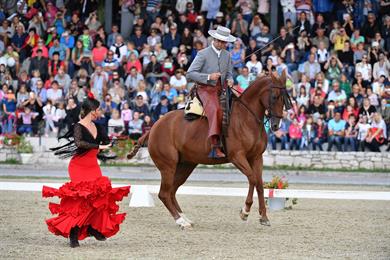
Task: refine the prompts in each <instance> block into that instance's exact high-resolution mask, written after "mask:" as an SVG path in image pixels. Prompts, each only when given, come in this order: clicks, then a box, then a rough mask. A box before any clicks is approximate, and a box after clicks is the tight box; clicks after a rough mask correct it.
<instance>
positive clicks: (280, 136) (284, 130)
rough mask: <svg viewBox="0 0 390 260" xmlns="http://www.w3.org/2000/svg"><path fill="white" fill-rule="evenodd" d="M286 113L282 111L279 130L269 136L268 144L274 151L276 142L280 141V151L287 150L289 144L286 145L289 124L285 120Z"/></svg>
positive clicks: (286, 119) (287, 120) (289, 122)
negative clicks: (269, 143)
mask: <svg viewBox="0 0 390 260" xmlns="http://www.w3.org/2000/svg"><path fill="white" fill-rule="evenodd" d="M287 115H288V114H287V112H286V111H283V118H282V120H281V125H280V128H279V129H278V130H277V131H275V132H272V133H271V134H270V138H269V139H270V142H271V145H272V149H273V150H276V141H277V140H280V141H281V143H282V144H281V149H282V150H288V147H289V143H288V130H289V127H290V124H291V121H290V120H289V119H288V118H287Z"/></svg>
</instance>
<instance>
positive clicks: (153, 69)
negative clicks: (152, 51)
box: [145, 55, 162, 86]
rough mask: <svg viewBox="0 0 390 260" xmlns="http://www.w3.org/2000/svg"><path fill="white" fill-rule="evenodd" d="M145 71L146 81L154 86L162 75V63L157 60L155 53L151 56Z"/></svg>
mask: <svg viewBox="0 0 390 260" xmlns="http://www.w3.org/2000/svg"><path fill="white" fill-rule="evenodd" d="M145 73H146V81H147V82H148V83H149V84H150V85H152V86H153V85H154V84H155V83H156V81H157V80H158V79H159V78H161V77H162V74H161V73H162V70H161V64H160V63H159V62H158V61H157V58H156V56H155V55H151V56H150V63H149V64H148V65H147V66H146V69H145Z"/></svg>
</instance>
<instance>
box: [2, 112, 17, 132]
mask: <svg viewBox="0 0 390 260" xmlns="http://www.w3.org/2000/svg"><path fill="white" fill-rule="evenodd" d="M4 117H5V118H4V119H3V127H2V128H3V132H4V134H10V133H12V132H13V130H14V124H15V118H14V117H13V116H8V115H4Z"/></svg>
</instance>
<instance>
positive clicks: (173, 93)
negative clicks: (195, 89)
mask: <svg viewBox="0 0 390 260" xmlns="http://www.w3.org/2000/svg"><path fill="white" fill-rule="evenodd" d="M162 95H165V96H166V97H167V98H168V100H169V103H170V104H171V105H175V104H177V90H176V89H174V88H171V85H169V83H164V85H163V90H162Z"/></svg>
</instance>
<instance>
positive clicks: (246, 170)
mask: <svg viewBox="0 0 390 260" xmlns="http://www.w3.org/2000/svg"><path fill="white" fill-rule="evenodd" d="M285 82H286V75H285V73H283V75H282V76H281V77H280V78H277V77H276V76H274V75H270V76H262V77H260V78H257V79H256V80H255V81H254V82H253V83H252V84H251V85H250V86H249V87H248V88H247V89H246V90H245V91H244V92H243V94H242V95H241V96H240V97H239V98H237V97H234V98H233V102H232V110H231V115H230V125H229V129H228V137H226V148H227V151H226V152H227V153H226V155H227V157H226V158H223V159H211V158H208V154H209V152H210V149H211V148H210V143H209V140H208V138H207V130H208V125H207V119H206V118H200V119H196V120H194V121H187V120H186V119H184V112H183V110H176V111H172V112H169V113H168V114H166V115H165V116H164V117H162V118H161V119H159V120H158V121H157V122H156V123H155V124H154V125H153V127H152V129H151V130H150V132H148V133H146V134H145V135H144V136H142V137H141V138H140V139H139V141H138V143H137V145H136V146H135V147H134V148H133V150H132V151H131V152H130V153H129V155H128V158H129V159H130V158H132V157H133V156H134V155H135V154H136V153H137V151H138V150H139V148H140V147H141V145H143V144H144V142H145V141H146V140H148V139H149V140H148V150H149V153H150V156H151V158H152V160H153V162H154V163H155V165H156V166H157V168H158V169H159V170H160V173H161V186H160V192H159V194H158V196H159V198H160V200H161V201H162V202H163V203H164V205H165V206H166V208H167V209H168V210H169V212H170V213H171V214H172V216H173V218H174V219H175V221H176V224H178V225H179V226H181V228H188V227H191V226H192V222H191V221H190V220H189V219H188V218H187V217H186V216H185V215H184V214H183V211H182V210H181V208H180V206H179V203H178V202H177V200H176V191H177V190H178V188H179V187H180V186H181V185H182V184H183V183H184V182H185V181H186V180H187V178H188V177H189V176H190V174H191V173H192V171H193V170H194V169H195V167H196V166H197V165H198V164H223V163H228V162H231V163H232V164H233V165H235V166H236V167H237V168H238V169H239V170H240V171H241V172H242V173H243V174H245V175H246V177H247V178H248V181H249V191H248V196H247V199H246V202H245V207H244V208H243V209H242V210H241V213H240V215H241V218H242V219H243V220H246V217H247V216H248V214H249V211H250V207H251V205H252V203H253V191H254V188H256V191H257V194H258V199H259V213H260V223H261V224H263V225H269V224H270V222H269V220H268V218H267V213H266V208H265V201H264V190H263V179H262V168H263V156H262V154H263V152H264V150H265V149H266V146H267V134H266V131H265V129H264V124H263V119H264V116H265V113H266V111H267V114H268V117H269V120H270V123H271V129H272V130H273V131H275V130H277V129H278V128H279V122H280V119H281V118H282V113H283V105H284V104H287V103H288V102H287V100H288V101H289V97H288V94H287V91H286V88H285Z"/></svg>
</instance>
